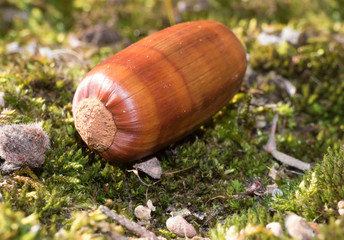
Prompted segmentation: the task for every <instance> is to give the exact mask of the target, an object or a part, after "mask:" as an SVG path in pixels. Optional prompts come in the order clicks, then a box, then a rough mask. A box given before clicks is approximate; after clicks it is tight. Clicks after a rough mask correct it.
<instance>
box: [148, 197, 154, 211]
mask: <svg viewBox="0 0 344 240" xmlns="http://www.w3.org/2000/svg"><path fill="white" fill-rule="evenodd" d="M147 207H148V208H149V209H150V210H151V211H153V212H154V211H155V207H154V205H153V203H152V200H150V199H149V200H148V201H147Z"/></svg>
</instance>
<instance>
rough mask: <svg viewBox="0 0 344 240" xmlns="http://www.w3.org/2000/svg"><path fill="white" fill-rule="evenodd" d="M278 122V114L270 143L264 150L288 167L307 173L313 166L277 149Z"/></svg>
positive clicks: (273, 122) (273, 124)
mask: <svg viewBox="0 0 344 240" xmlns="http://www.w3.org/2000/svg"><path fill="white" fill-rule="evenodd" d="M277 120H278V115H277V114H276V115H275V117H274V119H273V121H272V127H271V133H270V137H269V141H268V142H267V144H266V145H265V146H264V147H263V148H264V150H265V151H267V152H268V153H270V154H271V155H272V156H273V157H274V158H276V159H277V160H278V161H280V162H282V163H284V164H286V165H289V166H292V167H295V168H298V169H300V170H302V171H306V170H309V169H311V164H309V163H305V162H302V161H300V160H299V159H296V158H293V157H291V156H289V155H287V154H285V153H282V152H279V151H278V150H277V149H276V138H275V133H276V126H277Z"/></svg>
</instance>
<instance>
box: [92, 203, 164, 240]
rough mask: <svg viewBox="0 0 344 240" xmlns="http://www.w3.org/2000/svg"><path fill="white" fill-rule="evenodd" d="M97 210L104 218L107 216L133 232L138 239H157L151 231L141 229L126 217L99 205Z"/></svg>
mask: <svg viewBox="0 0 344 240" xmlns="http://www.w3.org/2000/svg"><path fill="white" fill-rule="evenodd" d="M99 210H100V211H101V212H102V213H104V214H105V215H106V216H108V217H109V218H111V219H113V220H115V221H116V222H117V223H119V224H120V225H122V226H123V227H125V228H126V229H128V230H130V231H132V232H134V233H135V234H136V235H138V236H140V237H145V238H148V239H149V240H150V239H152V240H157V239H158V238H157V237H156V235H155V234H154V233H152V232H151V231H148V230H147V229H146V228H144V227H141V226H140V225H139V224H137V223H135V222H132V221H130V220H129V219H127V218H126V217H123V216H121V215H118V214H117V213H115V212H113V211H111V210H110V209H109V208H107V207H105V206H103V205H101V206H100V207H99Z"/></svg>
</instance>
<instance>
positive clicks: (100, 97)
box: [73, 21, 247, 162]
mask: <svg viewBox="0 0 344 240" xmlns="http://www.w3.org/2000/svg"><path fill="white" fill-rule="evenodd" d="M246 64H247V63H246V53H245V50H244V48H243V46H242V45H241V43H240V41H239V40H238V39H237V38H236V37H235V35H234V34H233V33H232V32H231V31H230V30H229V29H228V28H227V27H226V26H224V25H223V24H221V23H218V22H213V21H195V22H186V23H181V24H177V25H175V26H172V27H169V28H166V29H164V30H161V31H159V32H156V33H154V34H152V35H150V36H148V37H146V38H144V39H142V40H140V41H138V42H136V43H134V44H132V45H130V46H129V47H127V48H126V49H124V50H122V51H120V52H118V53H117V54H115V55H113V56H112V57H110V58H108V59H107V60H105V61H104V62H102V63H100V64H99V65H97V66H96V67H95V68H93V69H92V70H91V71H90V72H89V73H87V75H86V76H85V77H84V78H83V79H82V81H81V83H80V84H79V86H78V88H77V90H76V93H75V96H74V100H73V115H74V119H75V125H76V128H77V130H78V132H79V133H80V135H81V137H82V138H83V140H84V141H85V142H86V143H87V144H88V146H89V147H90V148H91V149H93V150H95V151H96V152H98V153H99V154H101V155H102V156H103V157H104V158H106V159H107V160H108V161H110V162H130V161H135V160H138V159H140V158H142V157H145V156H147V155H149V154H152V153H154V152H156V151H157V150H160V149H162V148H164V147H166V146H168V145H169V144H171V143H173V142H175V141H177V140H179V139H181V138H182V137H184V136H186V135H187V134H189V133H190V132H191V131H193V130H195V128H197V127H198V126H199V125H200V124H201V123H202V122H204V121H205V120H206V119H208V118H209V117H211V116H212V115H213V114H215V113H216V112H217V111H218V110H219V109H221V108H222V107H223V106H224V105H225V104H227V103H228V102H229V100H230V99H231V98H232V97H233V96H234V94H235V93H236V92H237V91H238V89H239V87H240V84H241V81H242V78H243V76H244V73H245V70H246ZM111 121H113V122H111ZM92 131H93V132H92ZM105 139H106V140H105Z"/></svg>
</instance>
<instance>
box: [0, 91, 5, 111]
mask: <svg viewBox="0 0 344 240" xmlns="http://www.w3.org/2000/svg"><path fill="white" fill-rule="evenodd" d="M4 96H5V93H3V92H0V108H2V107H4V106H5V99H4Z"/></svg>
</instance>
